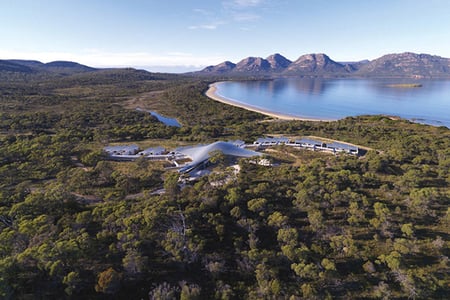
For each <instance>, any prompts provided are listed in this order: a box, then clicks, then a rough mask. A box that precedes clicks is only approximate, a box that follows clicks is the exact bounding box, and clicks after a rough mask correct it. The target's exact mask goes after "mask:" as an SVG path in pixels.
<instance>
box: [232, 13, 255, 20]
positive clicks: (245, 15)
mask: <svg viewBox="0 0 450 300" xmlns="http://www.w3.org/2000/svg"><path fill="white" fill-rule="evenodd" d="M233 17H234V20H235V21H238V22H249V21H256V20H258V19H260V18H261V16H260V15H257V14H253V13H236V14H234V16H233Z"/></svg>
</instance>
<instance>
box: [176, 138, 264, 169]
mask: <svg viewBox="0 0 450 300" xmlns="http://www.w3.org/2000/svg"><path fill="white" fill-rule="evenodd" d="M178 151H179V152H181V153H182V154H184V155H186V156H188V157H190V158H191V159H192V162H191V163H190V164H189V165H190V166H195V165H197V164H199V163H201V162H203V161H205V160H207V159H208V158H209V157H210V153H211V152H213V151H220V152H222V153H223V154H224V155H231V156H238V157H252V156H261V155H262V153H260V152H256V151H252V150H247V149H243V148H240V147H237V146H236V145H234V144H232V143H229V142H221V141H219V142H215V143H212V144H209V145H203V146H197V147H191V148H182V149H179V150H178Z"/></svg>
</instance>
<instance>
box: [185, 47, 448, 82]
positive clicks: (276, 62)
mask: <svg viewBox="0 0 450 300" xmlns="http://www.w3.org/2000/svg"><path fill="white" fill-rule="evenodd" d="M193 74H197V75H220V76H258V75H260V76H272V77H274V76H348V77H418V78H448V77H450V59H448V58H444V57H440V56H435V55H429V54H416V53H411V52H405V53H400V54H387V55H384V56H382V57H380V58H377V59H374V60H372V61H369V60H363V61H358V62H337V61H334V60H332V59H331V58H330V57H329V56H328V55H326V54H323V53H318V54H305V55H302V56H300V57H299V58H298V59H297V60H295V61H290V60H289V59H287V58H286V57H284V56H282V55H281V54H273V55H270V56H269V57H267V58H265V59H264V58H261V57H247V58H244V59H242V60H241V61H239V62H238V63H236V64H234V63H232V62H230V61H226V62H223V63H221V64H218V65H215V66H209V67H206V68H204V69H203V70H201V71H198V72H193Z"/></svg>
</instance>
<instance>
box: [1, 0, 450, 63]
mask: <svg viewBox="0 0 450 300" xmlns="http://www.w3.org/2000/svg"><path fill="white" fill-rule="evenodd" d="M0 37H1V39H0V41H1V42H0V59H11V58H20V59H36V60H40V61H43V62H49V61H53V60H72V61H77V62H80V63H83V64H87V65H90V66H96V67H111V66H113V67H122V66H131V67H139V68H146V69H149V70H154V71H155V70H156V71H159V70H168V71H177V70H178V71H182V70H188V69H198V68H201V67H204V66H207V65H215V64H218V63H221V62H222V61H224V60H231V61H233V62H237V61H239V60H240V59H242V58H244V57H247V56H261V57H267V56H269V55H270V54H273V53H280V54H282V55H284V56H286V57H287V58H289V59H291V60H295V59H297V58H298V57H299V56H300V55H302V54H306V53H326V54H328V55H329V56H330V57H331V58H332V59H334V60H337V61H356V60H362V59H374V58H377V57H379V56H381V55H383V54H388V53H400V52H405V51H410V52H416V53H429V54H435V55H440V56H444V57H450V42H449V41H450V1H447V0H422V1H419V0H314V1H313V0H309V1H304V0H0Z"/></svg>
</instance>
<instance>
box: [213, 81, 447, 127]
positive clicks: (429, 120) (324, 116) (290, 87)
mask: <svg viewBox="0 0 450 300" xmlns="http://www.w3.org/2000/svg"><path fill="white" fill-rule="evenodd" d="M215 86H216V94H217V95H218V96H220V97H223V98H225V99H229V100H231V101H233V102H237V104H242V105H248V106H251V107H254V108H257V109H261V110H264V111H270V112H273V113H278V114H283V115H290V116H293V117H300V118H306V119H320V120H336V119H341V118H345V117H347V116H358V115H389V116H399V117H401V118H404V119H408V120H411V121H414V122H418V123H424V124H430V125H435V126H446V127H449V128H450V80H424V79H422V80H420V79H419V80H413V79H409V80H406V79H403V80H402V79H324V78H280V79H275V80H263V81H226V82H220V83H218V84H216V85H215Z"/></svg>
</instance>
